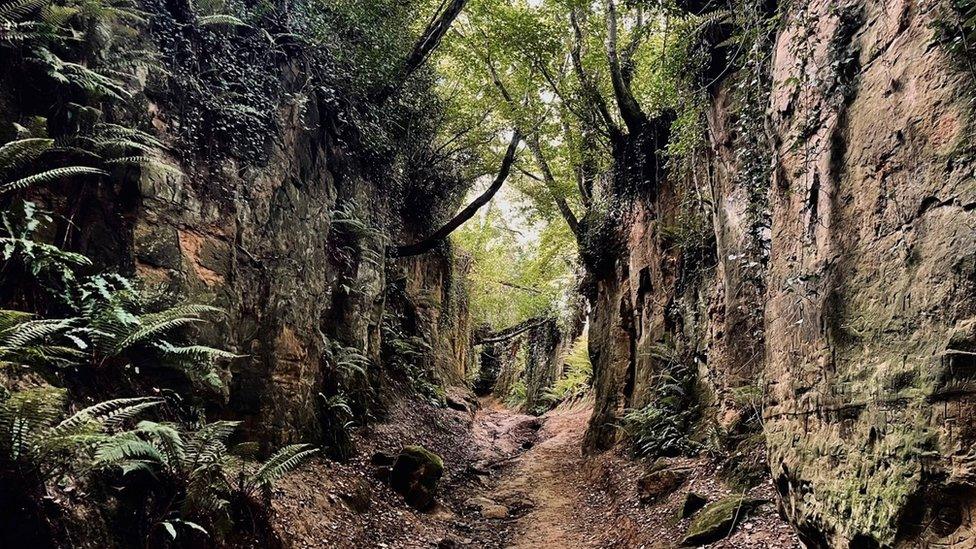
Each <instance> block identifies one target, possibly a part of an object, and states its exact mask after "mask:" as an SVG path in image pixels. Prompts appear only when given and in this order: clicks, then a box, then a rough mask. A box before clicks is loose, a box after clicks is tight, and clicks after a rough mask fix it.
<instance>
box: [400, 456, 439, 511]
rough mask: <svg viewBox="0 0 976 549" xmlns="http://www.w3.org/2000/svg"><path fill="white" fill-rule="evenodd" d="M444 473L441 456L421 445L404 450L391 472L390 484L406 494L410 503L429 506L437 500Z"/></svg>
mask: <svg viewBox="0 0 976 549" xmlns="http://www.w3.org/2000/svg"><path fill="white" fill-rule="evenodd" d="M443 474H444V461H443V460H441V458H440V456H438V455H437V454H435V453H433V452H431V451H430V450H427V449H426V448H423V447H421V446H407V447H405V448H404V449H403V450H401V451H400V455H398V456H397V458H396V462H395V463H394V464H393V470H392V471H391V472H390V487H392V488H393V490H394V491H396V492H397V493H398V494H400V495H401V496H403V498H404V499H405V500H406V502H407V505H410V506H411V507H415V508H417V509H421V510H426V509H429V508H430V507H431V506H432V505H433V504H434V495H435V494H436V492H437V483H438V482H439V481H440V480H441V476H442V475H443Z"/></svg>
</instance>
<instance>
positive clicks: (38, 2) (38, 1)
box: [0, 0, 50, 21]
mask: <svg viewBox="0 0 976 549" xmlns="http://www.w3.org/2000/svg"><path fill="white" fill-rule="evenodd" d="M49 1H50V0H9V1H7V2H4V3H2V4H0V19H7V20H9V21H15V20H17V19H19V18H21V17H23V16H25V15H27V14H29V13H31V12H32V11H34V10H37V9H39V8H41V7H42V6H44V5H45V4H47V3H48V2H49Z"/></svg>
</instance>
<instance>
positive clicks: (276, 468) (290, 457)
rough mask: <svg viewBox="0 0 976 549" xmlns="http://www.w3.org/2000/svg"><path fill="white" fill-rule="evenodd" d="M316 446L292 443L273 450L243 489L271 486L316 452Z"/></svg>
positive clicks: (251, 489) (249, 489) (250, 489)
mask: <svg viewBox="0 0 976 549" xmlns="http://www.w3.org/2000/svg"><path fill="white" fill-rule="evenodd" d="M318 451H319V450H318V448H316V447H314V446H313V445H311V444H292V445H289V446H285V447H284V448H282V449H280V450H278V451H277V452H275V454H274V455H272V456H271V457H270V458H268V460H267V461H265V462H264V464H263V465H261V467H260V468H259V469H258V470H257V471H256V472H255V473H254V474H253V475H251V476H250V478H248V479H247V481H246V482H245V485H244V486H245V489H246V490H248V491H253V490H255V489H257V488H262V487H266V486H271V485H273V484H274V483H275V481H277V480H278V479H279V478H281V477H282V476H284V475H285V474H286V473H288V472H289V471H292V470H293V469H295V468H296V467H298V466H300V465H301V464H303V463H305V462H306V461H308V459H309V458H311V457H312V456H313V455H315V454H316V453H318Z"/></svg>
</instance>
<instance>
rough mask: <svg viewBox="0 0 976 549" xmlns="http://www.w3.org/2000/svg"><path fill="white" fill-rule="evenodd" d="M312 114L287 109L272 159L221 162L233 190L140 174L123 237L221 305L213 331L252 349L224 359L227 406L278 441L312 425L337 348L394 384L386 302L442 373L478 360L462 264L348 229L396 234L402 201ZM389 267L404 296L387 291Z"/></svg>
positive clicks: (147, 267)
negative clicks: (206, 190)
mask: <svg viewBox="0 0 976 549" xmlns="http://www.w3.org/2000/svg"><path fill="white" fill-rule="evenodd" d="M306 111H307V107H306ZM304 116H305V117H309V116H311V117H312V120H299V119H298V117H299V113H298V112H297V107H296V108H291V107H287V108H286V109H285V111H284V112H283V113H282V121H283V122H282V126H283V130H282V135H283V139H282V141H281V144H280V145H278V146H275V148H274V151H273V153H272V158H271V160H270V161H269V162H268V163H267V168H262V169H254V168H251V169H247V170H242V171H238V170H236V169H234V168H233V167H232V166H225V169H224V173H225V179H223V185H224V186H225V187H224V188H225V189H230V191H229V192H227V193H226V194H222V195H221V196H219V197H216V198H212V199H208V198H206V197H204V196H202V194H203V193H201V192H199V191H198V189H197V187H196V186H195V185H194V184H193V183H192V182H190V181H188V180H187V179H184V178H179V177H174V176H172V175H165V174H164V175H158V174H157V175H144V176H143V177H142V178H141V179H140V182H139V187H140V192H139V198H138V205H137V206H136V208H135V209H134V210H133V211H132V212H130V213H129V214H128V215H129V216H130V217H131V219H132V220H133V227H132V233H131V234H132V237H131V238H132V241H131V242H132V243H131V248H124V249H122V250H121V254H122V256H123V257H122V261H123V262H124V261H132V262H133V264H134V267H135V270H136V272H137V273H138V274H139V275H140V276H141V277H143V278H145V279H150V280H155V281H160V282H168V283H169V284H171V285H173V286H175V287H176V288H177V289H178V290H179V291H189V292H190V294H191V295H192V296H193V297H195V298H196V299H201V300H206V299H209V298H211V297H212V298H213V299H215V303H217V304H218V305H220V306H222V307H224V308H226V310H227V312H228V317H227V319H226V321H225V322H224V325H223V326H222V327H221V328H220V330H219V334H215V336H214V338H215V339H216V340H217V341H221V342H224V343H225V344H227V345H230V346H231V348H232V350H235V351H237V352H239V353H241V354H246V355H247V356H246V357H245V358H243V359H240V360H236V361H234V362H233V363H232V364H231V366H230V370H229V372H228V377H229V381H230V391H229V395H228V401H227V406H226V407H221V409H222V411H221V412H220V413H221V414H223V415H230V416H232V417H235V418H237V419H244V420H245V425H246V427H248V428H249V429H251V430H253V431H254V433H253V436H256V437H260V438H261V439H262V440H264V441H267V442H268V443H270V444H282V443H286V442H293V441H298V440H307V439H309V438H310V437H311V438H313V439H314V438H315V436H317V435H316V434H317V433H318V431H319V428H320V425H319V421H318V418H317V411H318V409H319V405H320V403H319V402H318V394H319V392H320V391H322V390H323V386H326V385H328V384H329V382H330V380H329V379H327V378H328V377H329V376H336V375H337V371H336V368H335V366H334V364H332V363H330V361H331V360H334V358H332V357H335V356H337V355H336V352H335V349H336V348H338V347H345V348H347V349H351V350H355V351H356V352H359V353H362V354H364V355H365V356H366V357H368V358H369V360H370V366H369V369H370V372H369V373H368V375H369V378H370V383H371V384H373V385H374V386H375V387H382V386H383V385H387V384H388V383H387V382H388V381H389V378H390V377H391V375H395V374H396V373H395V372H388V371H385V370H384V368H385V367H386V365H385V364H384V360H383V359H384V357H383V355H382V348H383V337H384V334H383V330H382V326H383V322H384V315H390V314H396V315H400V316H405V317H409V319H410V322H408V323H405V324H404V325H402V326H400V327H399V329H401V330H402V331H403V332H402V333H401V334H400V336H401V337H404V338H420V339H421V340H422V341H424V342H425V343H426V349H425V350H424V351H423V352H422V353H421V354H420V355H419V356H416V357H411V358H409V360H411V361H416V362H417V363H418V364H417V366H418V367H419V368H421V369H423V370H424V371H428V372H429V373H430V375H431V377H432V378H433V379H435V380H437V381H438V382H441V383H445V384H449V383H460V382H462V381H463V380H464V378H465V377H466V374H467V369H468V368H469V366H470V356H469V355H470V345H469V344H468V341H469V338H470V326H469V317H468V309H467V298H466V294H465V293H464V292H463V291H459V290H463V288H458V287H457V284H458V282H457V281H458V280H461V279H462V278H463V276H464V270H465V268H464V267H463V265H459V262H458V261H455V257H454V254H453V252H452V251H451V250H442V251H439V252H436V253H432V254H428V255H426V256H423V257H418V258H407V259H402V260H397V261H393V262H387V261H385V260H384V256H385V246H386V239H385V238H382V237H371V236H370V235H368V234H367V235H366V236H364V235H362V234H359V233H356V234H350V232H348V231H346V229H345V227H346V226H348V224H347V223H345V221H346V220H347V219H348V218H350V217H352V218H354V219H355V220H356V222H357V223H359V222H361V223H364V224H366V225H368V226H371V227H372V228H373V229H375V230H376V231H377V234H380V233H387V234H389V233H390V232H392V233H393V234H394V236H393V237H394V238H401V237H402V236H398V235H397V231H398V229H397V228H398V227H399V226H401V223H400V222H398V221H397V220H396V215H397V208H398V207H399V206H400V205H399V204H388V203H384V202H383V201H381V200H377V197H378V196H382V194H383V193H382V192H381V191H380V190H379V188H378V187H377V185H376V184H375V183H374V182H373V181H370V180H369V178H368V177H364V176H363V175H362V171H361V170H360V169H359V168H358V167H357V166H356V163H355V158H354V157H353V155H352V154H351V153H350V152H349V151H347V150H344V149H343V148H341V147H340V146H338V145H337V144H336V140H335V139H336V138H335V136H334V135H333V134H332V133H331V132H330V131H329V130H328V129H327V128H328V113H322V115H321V118H319V119H316V118H315V117H316V116H318V113H317V112H316V111H315V110H314V109H313V110H312V111H311V112H310V113H309V112H305V113H304ZM310 127H311V128H320V129H318V130H307V129H305V128H310ZM238 173H243V174H245V175H244V176H239V175H236V174H238ZM405 238H410V237H409V236H407V237H405ZM127 254H131V256H129V255H127ZM389 277H393V278H395V279H398V280H399V281H400V282H401V284H400V286H398V288H400V289H401V290H403V299H398V300H395V301H393V302H388V295H387V293H388V291H392V286H391V282H392V280H390V279H389ZM452 283H453V284H454V286H452ZM390 307H393V308H394V309H396V310H390ZM330 351H331V352H330Z"/></svg>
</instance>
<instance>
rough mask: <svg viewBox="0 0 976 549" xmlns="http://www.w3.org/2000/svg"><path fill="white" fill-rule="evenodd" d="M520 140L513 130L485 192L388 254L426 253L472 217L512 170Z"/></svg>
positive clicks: (516, 132)
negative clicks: (420, 237) (426, 233)
mask: <svg viewBox="0 0 976 549" xmlns="http://www.w3.org/2000/svg"><path fill="white" fill-rule="evenodd" d="M521 140H522V137H521V135H520V134H519V132H518V131H517V130H516V131H515V132H513V134H512V141H511V142H510V143H509V144H508V150H507V151H505V157H504V158H503V159H502V164H501V167H499V168H498V174H497V175H496V176H495V180H494V181H492V183H491V185H490V186H489V187H488V189H487V190H485V192H483V193H481V195H480V196H479V197H478V198H475V199H474V200H473V201H472V202H471V203H470V204H468V205H467V206H466V207H465V208H464V209H463V210H461V211H460V212H458V213H457V215H455V216H454V217H453V218H452V219H451V220H450V221H448V222H447V223H445V224H444V225H443V226H442V227H441V228H439V229H437V230H436V231H434V233H433V234H431V235H430V236H428V237H427V238H425V239H423V240H421V241H420V242H415V243H413V244H408V245H405V246H397V247H395V248H394V249H393V250H392V251H391V252H390V256H391V257H409V256H414V255H420V254H423V253H427V252H429V251H431V250H433V249H434V248H435V247H436V246H437V245H438V244H440V243H441V242H443V241H444V239H445V238H447V237H448V236H449V235H450V234H451V233H452V232H454V231H455V230H456V229H457V228H458V227H460V226H461V225H463V224H464V223H465V222H466V221H468V220H469V219H471V218H472V217H474V214H475V213H477V211H478V210H479V209H481V207H482V206H484V205H485V204H487V203H488V202H489V201H490V200H491V199H492V197H493V196H495V193H497V192H498V189H501V188H502V185H503V184H504V183H505V180H506V179H508V174H509V172H511V170H512V164H513V163H514V162H515V153H516V152H517V150H518V144H519V142H520V141H521Z"/></svg>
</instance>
